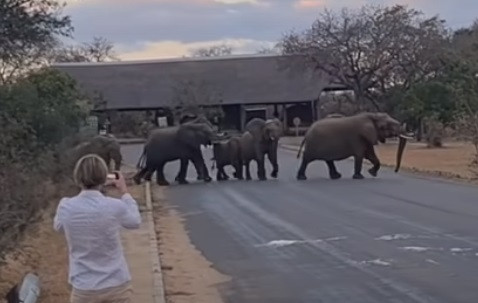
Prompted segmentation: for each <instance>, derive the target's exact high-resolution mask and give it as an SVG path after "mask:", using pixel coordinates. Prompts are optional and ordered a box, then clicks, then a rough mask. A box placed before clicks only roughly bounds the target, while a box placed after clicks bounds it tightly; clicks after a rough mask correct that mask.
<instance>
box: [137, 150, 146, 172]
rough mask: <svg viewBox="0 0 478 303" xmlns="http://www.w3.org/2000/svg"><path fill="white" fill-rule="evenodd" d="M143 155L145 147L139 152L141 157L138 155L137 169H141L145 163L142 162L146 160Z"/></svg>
mask: <svg viewBox="0 0 478 303" xmlns="http://www.w3.org/2000/svg"><path fill="white" fill-rule="evenodd" d="M145 155H146V148H145V149H143V153H142V154H141V157H139V160H138V163H137V164H136V168H137V169H142V168H143V167H144V164H145V163H144V162H145V160H146V158H145Z"/></svg>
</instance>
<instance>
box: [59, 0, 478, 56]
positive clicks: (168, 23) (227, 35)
mask: <svg viewBox="0 0 478 303" xmlns="http://www.w3.org/2000/svg"><path fill="white" fill-rule="evenodd" d="M66 2H67V6H66V7H65V9H64V13H66V14H68V15H70V16H71V18H72V23H73V26H74V28H75V31H74V39H75V41H79V42H87V41H91V40H92V38H93V37H94V36H101V37H104V38H107V39H108V40H110V41H111V42H112V43H114V45H115V50H116V53H117V55H118V57H119V58H120V59H121V60H124V61H125V60H146V59H162V58H174V57H182V56H186V55H189V54H190V52H191V50H192V49H194V48H197V47H208V46H212V45H216V44H219V43H226V44H229V45H231V46H232V47H233V48H234V54H248V53H255V52H256V51H257V50H259V49H261V48H263V47H270V46H272V45H274V43H275V42H276V41H278V40H279V39H280V38H281V36H282V35H283V34H284V33H286V32H288V31H290V30H293V29H294V30H299V31H300V30H303V29H306V28H307V27H309V26H310V25H311V24H312V22H313V21H314V19H315V18H316V17H317V16H318V14H319V12H320V11H321V10H323V9H324V8H328V9H333V10H339V9H341V8H343V7H348V8H358V7H360V6H362V5H364V4H367V3H370V4H384V5H393V4H406V5H408V6H409V7H411V8H415V9H419V10H421V11H423V12H424V13H425V14H426V15H427V16H433V15H436V14H438V15H439V16H440V17H441V18H443V19H445V20H446V21H447V24H448V25H449V26H450V27H452V28H458V27H464V26H468V25H470V24H471V23H472V22H473V21H474V20H475V18H477V17H478V1H476V0H453V1H452V0H66Z"/></svg>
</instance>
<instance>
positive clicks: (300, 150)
mask: <svg viewBox="0 0 478 303" xmlns="http://www.w3.org/2000/svg"><path fill="white" fill-rule="evenodd" d="M304 143H305V137H304V139H302V142H301V143H300V147H299V152H298V153H297V159H299V158H300V153H301V152H302V147H304Z"/></svg>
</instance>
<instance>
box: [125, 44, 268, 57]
mask: <svg viewBox="0 0 478 303" xmlns="http://www.w3.org/2000/svg"><path fill="white" fill-rule="evenodd" d="M218 44H227V45H229V46H231V47H232V48H233V54H252V53H256V52H257V51H258V50H259V49H260V48H262V47H272V46H273V45H274V42H270V41H259V40H252V39H222V40H214V41H200V42H190V43H185V42H180V41H158V42H145V43H142V44H141V45H137V49H135V50H131V48H130V47H128V46H125V45H123V46H121V45H120V46H119V47H118V52H119V53H120V55H119V57H120V58H121V59H122V60H147V59H162V58H176V57H183V56H188V55H190V52H191V50H193V49H195V48H201V47H210V46H213V45H218ZM128 48H129V50H128Z"/></svg>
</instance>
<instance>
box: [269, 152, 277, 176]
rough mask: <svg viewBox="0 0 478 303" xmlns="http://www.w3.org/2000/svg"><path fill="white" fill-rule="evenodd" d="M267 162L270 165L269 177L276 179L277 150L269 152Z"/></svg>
mask: <svg viewBox="0 0 478 303" xmlns="http://www.w3.org/2000/svg"><path fill="white" fill-rule="evenodd" d="M268 158H269V162H270V163H271V164H272V172H271V177H272V178H277V175H278V174H279V164H278V163H277V149H275V150H273V151H271V152H270V153H269V155H268Z"/></svg>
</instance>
